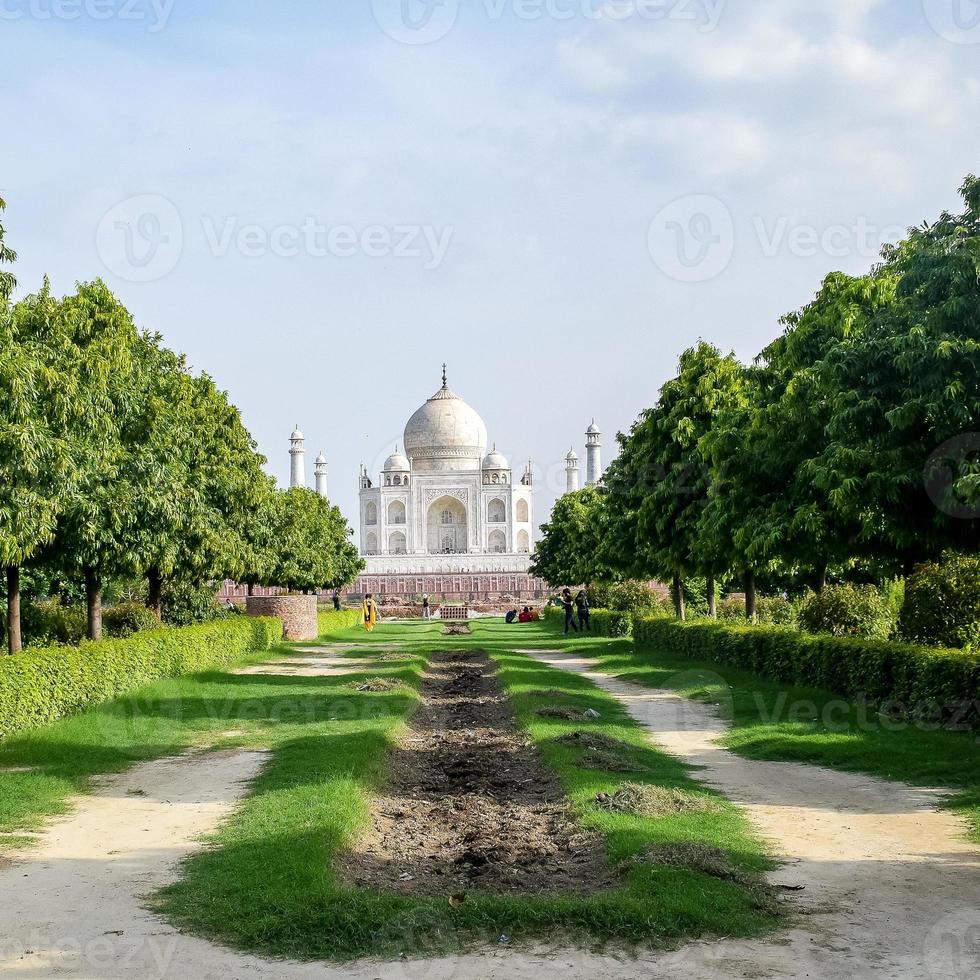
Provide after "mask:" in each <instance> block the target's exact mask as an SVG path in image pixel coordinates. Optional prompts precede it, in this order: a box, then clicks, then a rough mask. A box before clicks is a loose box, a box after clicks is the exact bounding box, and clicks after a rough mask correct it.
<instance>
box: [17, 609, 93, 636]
mask: <svg viewBox="0 0 980 980" xmlns="http://www.w3.org/2000/svg"><path fill="white" fill-rule="evenodd" d="M21 629H22V630H23V631H24V642H25V644H26V645H27V646H31V647H47V646H57V645H59V644H62V645H70V646H78V644H79V643H81V642H82V639H83V637H84V636H85V634H86V633H87V632H88V614H87V613H86V611H85V608H84V607H83V606H63V605H62V604H61V600H60V599H58V598H52V599H36V600H34V601H32V602H27V603H25V604H24V607H23V611H22V613H21Z"/></svg>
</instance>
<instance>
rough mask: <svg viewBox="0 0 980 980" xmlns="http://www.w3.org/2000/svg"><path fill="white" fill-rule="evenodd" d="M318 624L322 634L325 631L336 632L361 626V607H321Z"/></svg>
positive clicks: (321, 634)
mask: <svg viewBox="0 0 980 980" xmlns="http://www.w3.org/2000/svg"><path fill="white" fill-rule="evenodd" d="M316 619H317V626H318V627H319V630H320V636H323V635H324V633H336V632H337V631H338V630H345V629H349V628H350V627H351V626H359V625H360V622H361V610H360V609H340V610H337V609H321V610H320V611H319V612H318V613H317V617H316Z"/></svg>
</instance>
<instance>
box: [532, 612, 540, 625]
mask: <svg viewBox="0 0 980 980" xmlns="http://www.w3.org/2000/svg"><path fill="white" fill-rule="evenodd" d="M540 620H541V611H540V610H539V609H532V610H531V622H532V623H537V622H540Z"/></svg>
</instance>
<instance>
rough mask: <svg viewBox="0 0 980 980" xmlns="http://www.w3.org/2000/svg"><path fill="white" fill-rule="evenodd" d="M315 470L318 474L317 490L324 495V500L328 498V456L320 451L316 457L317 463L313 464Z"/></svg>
mask: <svg viewBox="0 0 980 980" xmlns="http://www.w3.org/2000/svg"><path fill="white" fill-rule="evenodd" d="M313 472H314V473H315V474H316V492H317V493H318V494H319V495H320V496H321V497H323V499H324V500H326V499H327V457H326V456H324V455H323V453H320V455H319V456H317V458H316V463H315V464H314V466H313Z"/></svg>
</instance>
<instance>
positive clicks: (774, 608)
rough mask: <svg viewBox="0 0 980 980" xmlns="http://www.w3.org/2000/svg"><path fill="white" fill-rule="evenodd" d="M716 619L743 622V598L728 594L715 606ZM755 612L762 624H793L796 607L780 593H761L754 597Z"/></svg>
mask: <svg viewBox="0 0 980 980" xmlns="http://www.w3.org/2000/svg"><path fill="white" fill-rule="evenodd" d="M717 612H718V619H719V620H720V621H721V622H723V623H743V624H744V623H745V622H746V619H745V600H744V599H742V598H737V599H736V598H735V597H734V596H729V597H728V598H726V599H722V600H721V601H720V602H719V603H718V606H717ZM755 612H756V616H757V618H758V621H759V624H760V625H763V626H795V625H796V607H795V606H794V605H793V603H792V602H790V601H789V599H786V598H784V597H783V596H781V595H761V596H758V597H757V598H756V601H755Z"/></svg>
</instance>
